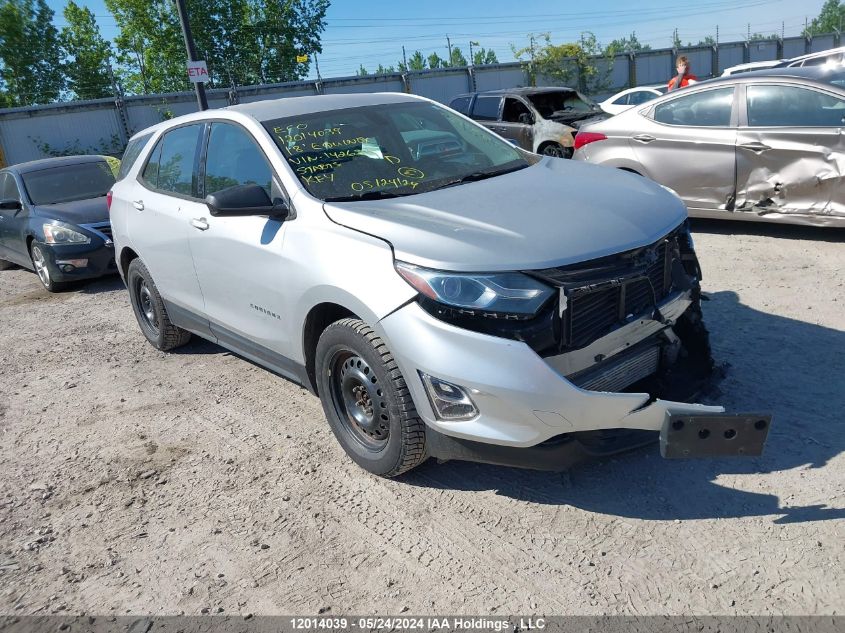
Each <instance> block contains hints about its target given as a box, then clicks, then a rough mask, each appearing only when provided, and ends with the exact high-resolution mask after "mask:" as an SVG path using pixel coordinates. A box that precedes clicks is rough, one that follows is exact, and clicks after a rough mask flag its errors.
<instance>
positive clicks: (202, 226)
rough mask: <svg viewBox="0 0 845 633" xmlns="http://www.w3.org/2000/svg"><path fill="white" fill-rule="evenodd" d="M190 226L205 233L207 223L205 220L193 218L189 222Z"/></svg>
mask: <svg viewBox="0 0 845 633" xmlns="http://www.w3.org/2000/svg"><path fill="white" fill-rule="evenodd" d="M191 226H192V227H194V228H195V229H199V230H200V231H207V230H208V221H207V220H206V219H205V218H194V219H193V220H191Z"/></svg>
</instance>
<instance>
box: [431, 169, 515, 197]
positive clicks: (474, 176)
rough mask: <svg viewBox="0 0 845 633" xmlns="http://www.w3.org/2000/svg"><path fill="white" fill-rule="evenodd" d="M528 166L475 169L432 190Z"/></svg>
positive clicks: (500, 174)
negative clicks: (491, 169) (494, 169)
mask: <svg viewBox="0 0 845 633" xmlns="http://www.w3.org/2000/svg"><path fill="white" fill-rule="evenodd" d="M526 167H528V165H517V166H516V167H508V168H507V169H499V170H498V171H474V172H472V173H471V174H467V175H466V176H462V177H461V178H457V179H455V180H450V181H448V182H446V183H444V184H442V185H440V186H439V187H435V188H434V189H433V190H432V191H436V190H437V189H445V188H446V187H454V186H455V185H462V184H464V183H465V182H475V181H477V180H485V179H486V178H494V177H496V176H502V175H504V174H509V173H511V172H512V171H518V170H520V169H525V168H526Z"/></svg>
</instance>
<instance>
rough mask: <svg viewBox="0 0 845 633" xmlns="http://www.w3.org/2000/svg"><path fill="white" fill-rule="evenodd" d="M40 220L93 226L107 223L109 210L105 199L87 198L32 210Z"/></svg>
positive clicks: (46, 205) (43, 205) (45, 205)
mask: <svg viewBox="0 0 845 633" xmlns="http://www.w3.org/2000/svg"><path fill="white" fill-rule="evenodd" d="M33 209H34V211H35V213H36V214H37V215H38V216H39V217H42V218H52V219H55V220H60V221H62V222H69V223H70V224H93V223H95V222H108V221H109V208H108V205H107V204H106V198H105V197H100V198H89V199H87V200H74V201H72V202H59V203H57V204H42V205H38V206H36V207H34V208H33Z"/></svg>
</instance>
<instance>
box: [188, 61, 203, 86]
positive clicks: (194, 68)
mask: <svg viewBox="0 0 845 633" xmlns="http://www.w3.org/2000/svg"><path fill="white" fill-rule="evenodd" d="M188 79H190V80H191V81H192V82H193V83H195V84H198V83H203V82H206V81H208V68H207V67H206V65H205V60H197V61H195V62H190V61H189V62H188Z"/></svg>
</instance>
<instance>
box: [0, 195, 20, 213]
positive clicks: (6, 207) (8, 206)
mask: <svg viewBox="0 0 845 633" xmlns="http://www.w3.org/2000/svg"><path fill="white" fill-rule="evenodd" d="M21 208H22V206H21V201H20V200H15V199H14V198H6V199H5V200H0V210H3V211H20V210H21Z"/></svg>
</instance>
